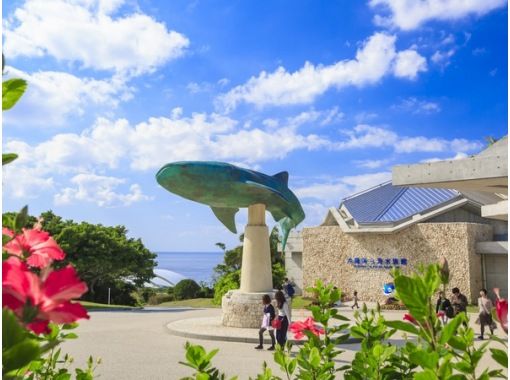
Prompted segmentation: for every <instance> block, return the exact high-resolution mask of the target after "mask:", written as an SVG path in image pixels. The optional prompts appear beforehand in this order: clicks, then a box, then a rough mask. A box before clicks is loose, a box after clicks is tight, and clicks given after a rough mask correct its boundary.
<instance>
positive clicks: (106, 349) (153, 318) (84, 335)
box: [63, 309, 504, 380]
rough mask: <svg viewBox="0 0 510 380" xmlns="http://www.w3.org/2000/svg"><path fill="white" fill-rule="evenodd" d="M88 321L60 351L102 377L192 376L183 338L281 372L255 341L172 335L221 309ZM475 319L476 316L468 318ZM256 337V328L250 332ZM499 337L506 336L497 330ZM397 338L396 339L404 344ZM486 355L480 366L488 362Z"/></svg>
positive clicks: (228, 367) (346, 356)
mask: <svg viewBox="0 0 510 380" xmlns="http://www.w3.org/2000/svg"><path fill="white" fill-rule="evenodd" d="M342 313H343V314H344V315H346V316H350V317H352V311H350V310H348V309H345V311H344V310H342ZM385 314H386V317H387V319H400V320H401V318H402V315H403V313H402V312H386V313H385ZM90 315H91V318H90V320H88V321H84V322H81V323H80V327H79V328H78V329H77V333H78V335H79V338H78V339H77V340H74V341H69V342H66V343H65V344H64V346H63V350H64V352H68V353H70V354H71V355H72V356H73V357H74V358H75V363H74V364H75V365H76V366H84V363H85V361H86V359H87V357H88V356H89V355H93V356H94V357H101V358H102V364H101V365H100V366H99V367H98V369H97V371H96V374H97V375H100V377H99V378H100V379H103V380H110V379H112V380H113V379H126V380H128V379H141V380H142V379H143V380H146V379H154V380H159V379H170V380H172V379H180V378H181V377H183V376H187V375H190V374H191V372H190V370H189V369H188V368H187V367H184V366H182V365H180V364H178V362H179V361H181V360H183V359H184V344H185V343H186V341H191V342H194V343H199V344H201V345H203V346H204V347H205V348H206V349H207V350H211V349H213V348H219V349H220V352H219V353H218V354H217V355H216V357H215V359H214V364H215V365H216V366H217V367H218V368H220V369H222V370H224V371H225V372H226V373H227V375H234V374H238V375H239V376H240V379H248V378H249V377H250V376H252V377H253V376H254V375H255V374H257V373H258V372H259V371H260V369H261V368H262V362H263V361H266V362H267V363H269V365H270V367H271V368H273V369H274V371H275V373H276V374H281V373H280V372H279V370H278V368H277V366H276V365H275V364H274V363H273V359H272V354H271V353H270V352H268V351H256V350H254V349H253V347H254V344H253V343H240V342H227V341H218V340H215V341H207V340H198V339H191V338H186V337H181V336H176V335H173V334H172V333H171V332H170V330H169V329H168V327H167V326H168V325H169V324H172V323H173V322H175V321H178V320H183V319H189V321H190V323H193V320H194V319H196V318H200V319H198V321H200V320H203V319H204V318H206V319H207V318H209V319H211V318H212V319H214V318H215V317H216V318H219V317H220V315H221V310H219V309H152V310H151V309H149V310H139V311H115V312H112V311H108V312H107V311H104V312H103V311H95V312H91V313H90ZM305 315H306V311H301V310H299V311H294V315H293V318H294V319H300V318H301V317H304V316H305ZM471 319H472V320H474V319H475V318H471ZM253 335H254V337H256V330H254V331H253ZM498 335H499V336H502V337H503V336H504V333H502V331H501V330H498ZM402 342H403V340H402V339H400V338H399V337H397V338H396V339H395V340H394V343H396V344H399V343H402ZM341 348H342V349H343V350H345V351H346V352H345V353H343V354H342V355H340V357H339V360H340V362H341V363H342V364H345V363H348V362H350V361H351V360H352V358H353V357H354V354H355V352H356V350H357V349H358V348H359V344H348V345H344V346H343V347H341ZM492 364H493V362H492V359H490V358H489V356H487V357H486V358H485V359H484V362H483V363H482V367H484V366H487V365H489V366H490V365H492Z"/></svg>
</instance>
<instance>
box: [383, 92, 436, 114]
mask: <svg viewBox="0 0 510 380" xmlns="http://www.w3.org/2000/svg"><path fill="white" fill-rule="evenodd" d="M392 108H393V109H396V110H401V111H406V112H411V113H413V114H426V115H428V114H434V113H438V112H440V111H441V106H440V105H439V103H436V102H432V101H429V100H420V99H418V98H416V97H413V96H411V97H409V98H405V99H402V100H401V101H400V103H398V104H395V105H394V106H392Z"/></svg>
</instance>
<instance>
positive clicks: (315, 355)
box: [308, 347, 321, 368]
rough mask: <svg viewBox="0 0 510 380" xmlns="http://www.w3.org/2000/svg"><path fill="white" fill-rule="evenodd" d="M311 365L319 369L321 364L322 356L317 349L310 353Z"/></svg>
mask: <svg viewBox="0 0 510 380" xmlns="http://www.w3.org/2000/svg"><path fill="white" fill-rule="evenodd" d="M308 360H309V362H310V365H311V366H312V367H313V368H318V367H319V365H320V364H321V355H320V353H319V349H318V348H317V347H314V348H312V350H311V351H310V357H309V358H308Z"/></svg>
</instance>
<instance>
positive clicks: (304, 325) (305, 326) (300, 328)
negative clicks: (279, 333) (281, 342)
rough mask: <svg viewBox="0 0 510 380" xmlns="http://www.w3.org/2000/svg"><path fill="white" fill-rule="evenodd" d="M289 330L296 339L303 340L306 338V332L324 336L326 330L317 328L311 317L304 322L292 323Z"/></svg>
mask: <svg viewBox="0 0 510 380" xmlns="http://www.w3.org/2000/svg"><path fill="white" fill-rule="evenodd" d="M289 329H290V331H291V332H293V333H294V339H302V338H303V337H304V336H305V334H304V332H305V331H310V332H312V334H314V335H316V336H319V335H320V334H324V329H323V328H322V327H319V326H317V325H316V324H315V321H314V319H313V318H311V317H308V318H306V319H305V320H304V321H303V322H292V323H291V324H290V328H289Z"/></svg>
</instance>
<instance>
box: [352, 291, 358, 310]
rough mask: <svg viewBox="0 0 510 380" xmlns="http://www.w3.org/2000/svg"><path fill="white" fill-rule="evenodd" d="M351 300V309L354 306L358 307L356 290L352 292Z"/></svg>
mask: <svg viewBox="0 0 510 380" xmlns="http://www.w3.org/2000/svg"><path fill="white" fill-rule="evenodd" d="M352 300H353V301H354V303H353V304H352V306H351V309H354V306H356V308H357V309H359V305H358V292H357V291H356V290H355V291H354V293H353V297H352Z"/></svg>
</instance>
